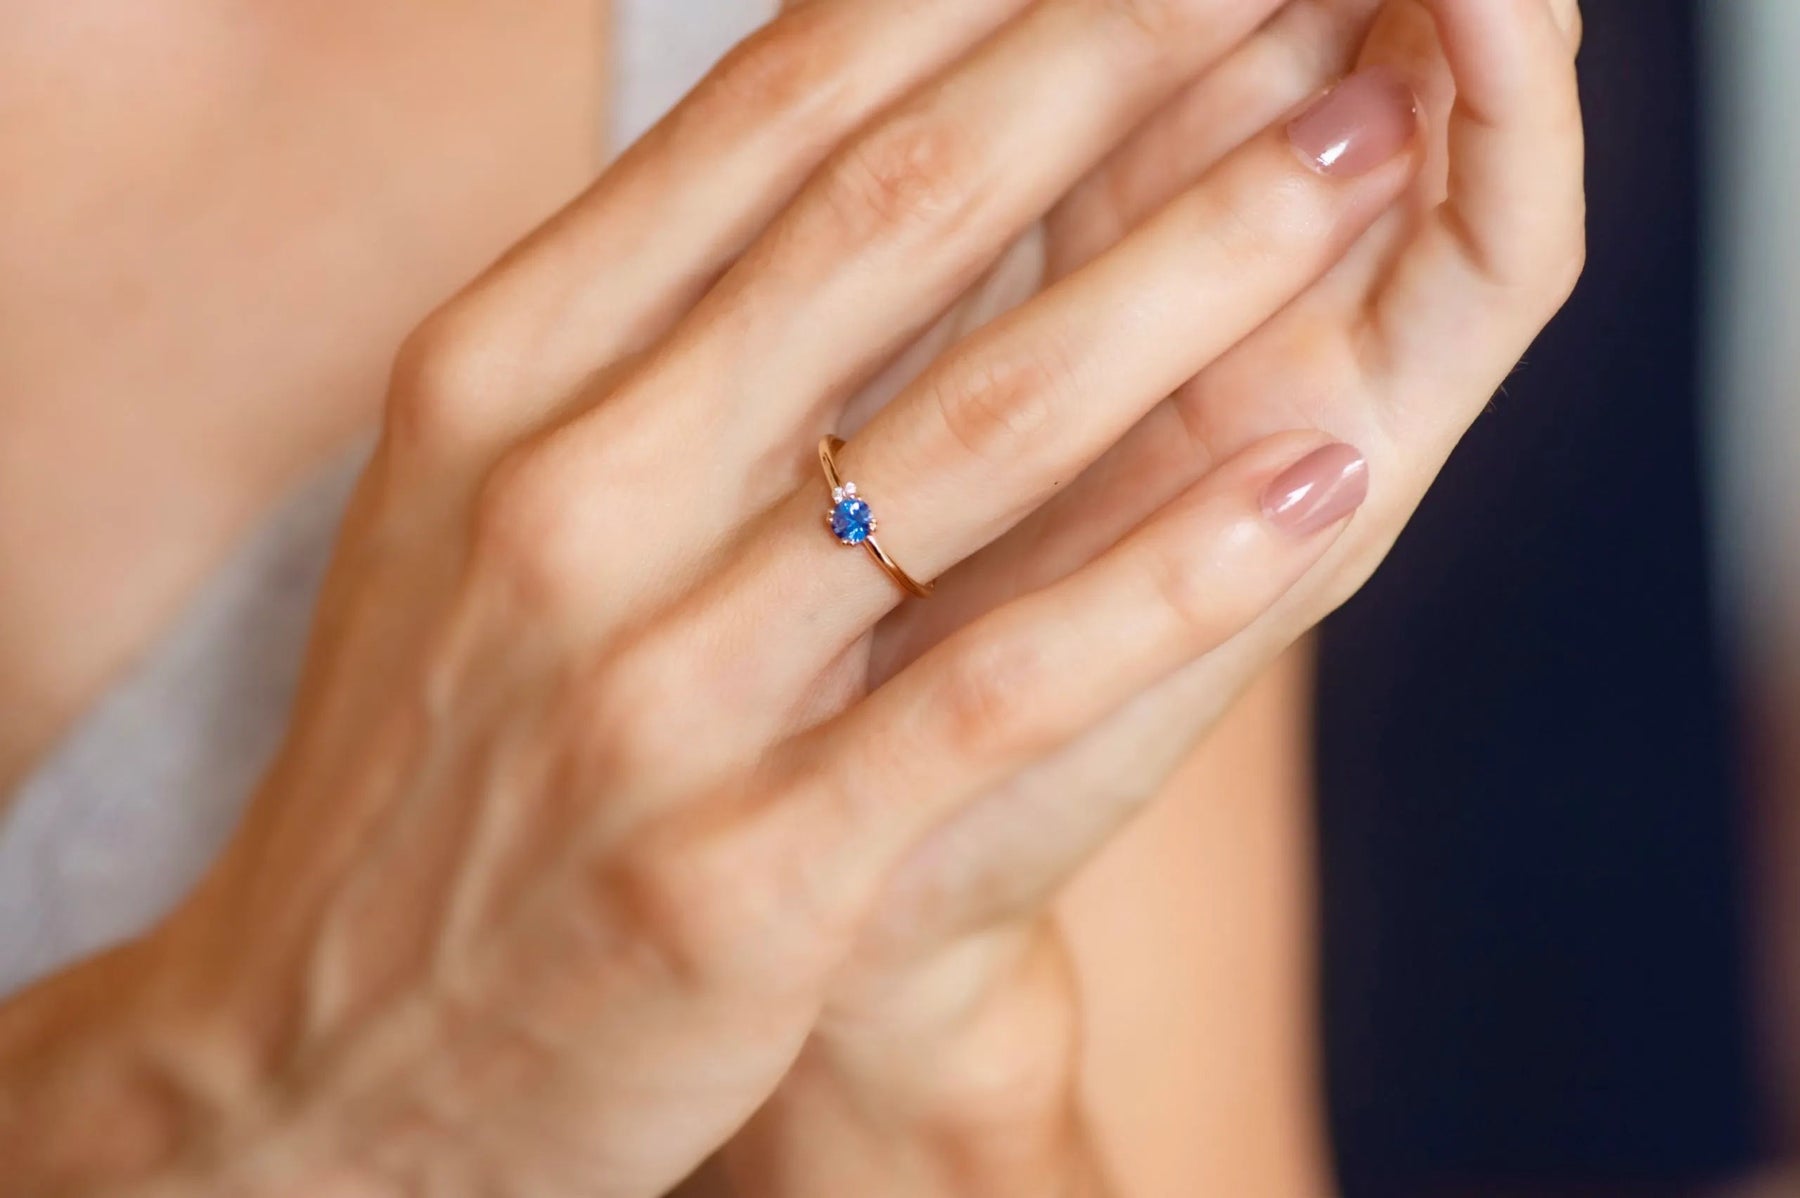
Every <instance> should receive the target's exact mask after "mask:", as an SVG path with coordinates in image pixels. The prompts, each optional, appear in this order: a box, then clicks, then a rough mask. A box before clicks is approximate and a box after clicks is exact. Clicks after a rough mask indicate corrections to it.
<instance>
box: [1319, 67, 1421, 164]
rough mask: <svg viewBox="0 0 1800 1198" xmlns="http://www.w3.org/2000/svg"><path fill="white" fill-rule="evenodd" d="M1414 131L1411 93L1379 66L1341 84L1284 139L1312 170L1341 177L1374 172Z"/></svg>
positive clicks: (1404, 145)
mask: <svg viewBox="0 0 1800 1198" xmlns="http://www.w3.org/2000/svg"><path fill="white" fill-rule="evenodd" d="M1418 132H1419V102H1418V100H1417V98H1416V97H1414V95H1413V93H1412V89H1411V88H1410V87H1408V86H1407V85H1406V83H1405V81H1404V80H1402V79H1401V78H1400V77H1399V76H1398V75H1396V74H1394V73H1393V72H1392V71H1388V70H1383V69H1382V68H1380V67H1375V68H1372V69H1370V70H1366V71H1359V72H1357V73H1356V74H1354V75H1351V76H1350V77H1349V78H1347V79H1345V80H1343V81H1342V82H1340V83H1339V84H1338V85H1337V86H1336V87H1334V88H1332V89H1331V90H1330V91H1328V92H1326V93H1325V94H1324V95H1323V96H1320V97H1319V98H1318V99H1317V100H1315V101H1313V103H1312V106H1311V107H1309V108H1307V110H1306V111H1305V112H1302V113H1301V114H1300V115H1299V116H1297V117H1295V118H1294V120H1293V122H1292V123H1290V124H1289V125H1288V138H1289V140H1291V141H1292V142H1293V143H1294V148H1295V149H1297V150H1299V151H1300V154H1301V156H1302V157H1304V158H1305V159H1306V160H1307V162H1309V163H1310V164H1311V165H1312V167H1313V169H1314V170H1316V171H1319V172H1320V173H1322V174H1327V175H1339V176H1343V177H1345V178H1350V177H1354V176H1356V175H1363V174H1367V173H1368V172H1369V171H1372V170H1374V169H1375V168H1376V167H1378V166H1380V165H1381V164H1382V163H1384V162H1386V161H1388V160H1389V159H1390V158H1393V157H1394V156H1395V155H1396V154H1399V153H1400V152H1401V151H1402V150H1404V149H1406V148H1407V147H1408V146H1410V145H1411V144H1412V141H1413V138H1415V137H1417V136H1418Z"/></svg>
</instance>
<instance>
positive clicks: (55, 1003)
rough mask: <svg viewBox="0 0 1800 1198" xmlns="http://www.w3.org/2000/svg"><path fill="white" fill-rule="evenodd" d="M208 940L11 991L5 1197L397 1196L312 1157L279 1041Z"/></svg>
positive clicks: (182, 942) (2, 1058) (6, 1017)
mask: <svg viewBox="0 0 1800 1198" xmlns="http://www.w3.org/2000/svg"><path fill="white" fill-rule="evenodd" d="M196 947H198V946H196V945H194V944H193V943H191V942H188V939H187V938H186V937H184V935H183V933H182V932H180V931H179V930H177V929H176V928H174V927H173V926H172V925H165V926H164V927H163V928H161V929H159V930H158V931H156V932H154V933H152V934H150V935H148V936H146V937H145V938H143V939H142V940H139V941H135V942H132V943H130V944H127V945H124V946H122V947H120V948H117V949H114V950H112V951H110V952H107V953H105V954H103V955H101V956H98V957H95V958H93V959H91V960H88V961H85V962H83V963H81V964H79V965H77V966H75V967H73V968H71V969H69V970H66V971H64V972H63V973H60V974H57V975H55V976H53V977H51V978H48V979H46V980H45V981H43V982H42V983H40V984H38V985H36V986H34V987H32V988H31V989H29V990H26V991H24V992H22V993H21V994H19V995H17V996H15V997H13V998H11V999H8V1000H6V1001H4V1002H0V1162H3V1165H0V1171H3V1172H4V1175H5V1177H6V1179H7V1183H8V1187H10V1188H8V1189H7V1193H8V1194H9V1195H14V1194H16V1195H18V1196H19V1198H38V1196H40V1195H43V1196H48V1195H57V1196H58V1198H63V1196H69V1198H75V1196H80V1198H88V1196H101V1195H105V1196H114V1195H129V1196H131V1198H190V1196H192V1198H199V1196H201V1195H212V1194H217V1193H220V1192H230V1193H234V1194H242V1195H246V1196H247V1198H297V1196H298V1195H301V1194H304V1195H306V1196H307V1198H389V1196H388V1195H387V1194H386V1193H384V1192H383V1191H381V1190H379V1189H377V1188H373V1187H371V1186H370V1185H369V1184H367V1183H366V1182H364V1181H362V1180H361V1179H359V1178H357V1177H354V1176H352V1175H351V1174H350V1172H348V1171H344V1170H339V1169H337V1168H323V1167H320V1165H321V1162H322V1161H323V1159H324V1154H312V1155H308V1156H307V1157H306V1159H305V1160H304V1161H303V1160H302V1159H301V1158H302V1155H303V1154H302V1153H301V1152H299V1151H297V1150H296V1147H295V1146H296V1145H297V1144H298V1143H299V1141H300V1137H298V1136H296V1135H294V1134H292V1123H291V1121H290V1120H288V1119H286V1118H285V1117H284V1114H283V1112H284V1111H286V1110H288V1109H289V1103H287V1102H286V1101H285V1100H284V1098H283V1097H282V1087H281V1086H280V1085H279V1084H278V1083H277V1081H276V1079H275V1077H274V1075H273V1073H272V1071H271V1070H270V1069H268V1068H267V1067H266V1062H267V1061H268V1060H269V1059H270V1058H269V1054H268V1052H267V1047H268V1044H267V1038H266V1037H265V1036H263V1035H262V1034H261V1033H260V1032H259V1031H258V1026H259V1024H258V1020H256V1019H252V1018H248V1017H247V1016H248V1012H246V1011H245V1010H244V1009H243V1008H242V1006H241V1005H240V1004H237V1003H234V1002H228V1001H227V1000H225V999H224V998H223V997H222V993H223V989H222V988H221V987H219V986H217V985H214V984H213V983H214V982H217V981H218V971H217V970H209V969H208V967H207V965H206V964H205V962H206V960H207V959H208V958H207V957H206V956H199V957H196V956H194V955H192V954H191V950H193V949H194V948H196ZM211 959H212V960H214V961H217V960H219V959H221V958H218V957H216V956H215V957H212V958H211ZM268 1022H269V1021H267V1020H264V1021H262V1023H263V1026H264V1027H265V1028H266V1025H267V1023H268ZM312 1138H313V1137H308V1139H312Z"/></svg>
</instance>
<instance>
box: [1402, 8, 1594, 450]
mask: <svg viewBox="0 0 1800 1198" xmlns="http://www.w3.org/2000/svg"><path fill="white" fill-rule="evenodd" d="M1432 12H1433V15H1434V16H1435V18H1436V21H1437V26H1438V33H1439V38H1440V41H1441V43H1442V45H1443V49H1444V54H1445V56H1446V58H1447V59H1448V60H1449V64H1450V69H1451V72H1452V74H1453V76H1454V78H1455V81H1456V106H1455V110H1454V111H1453V113H1452V114H1451V117H1450V124H1449V161H1450V169H1449V193H1448V198H1447V199H1445V201H1444V202H1443V204H1441V205H1440V206H1439V207H1438V208H1437V210H1436V211H1435V212H1434V213H1433V214H1431V216H1430V218H1429V220H1428V221H1427V223H1426V224H1425V226H1424V227H1423V229H1422V230H1421V231H1420V232H1419V234H1418V236H1416V237H1415V238H1414V239H1413V241H1412V243H1411V244H1410V245H1409V246H1408V247H1407V249H1406V250H1405V251H1404V253H1403V254H1402V255H1401V256H1400V258H1399V260H1398V262H1397V263H1396V264H1395V266H1394V269H1393V271H1392V272H1391V275H1390V277H1389V280H1388V282H1387V285H1386V286H1385V287H1384V288H1383V289H1382V291H1381V292H1380V293H1379V294H1378V295H1377V297H1376V300H1375V304H1374V308H1373V320H1372V328H1371V334H1372V337H1373V340H1374V343H1375V345H1376V346H1377V347H1378V358H1379V360H1380V361H1383V362H1386V363H1391V364H1393V369H1395V370H1401V369H1407V368H1410V369H1413V370H1416V369H1417V368H1418V366H1420V365H1422V364H1426V363H1430V364H1433V365H1435V366H1436V367H1438V368H1439V369H1438V371H1437V377H1436V382H1437V383H1438V384H1439V385H1449V386H1455V387H1457V393H1466V394H1471V395H1473V394H1480V395H1482V396H1486V395H1489V394H1491V393H1492V390H1493V388H1494V387H1495V386H1497V385H1498V384H1499V383H1500V381H1501V380H1502V379H1503V378H1504V377H1505V375H1506V373H1507V372H1508V371H1509V370H1510V369H1511V368H1512V366H1513V365H1514V363H1515V362H1516V361H1517V356H1518V353H1519V351H1520V349H1521V348H1522V347H1523V346H1524V345H1525V344H1526V343H1528V342H1529V340H1530V339H1531V338H1532V336H1534V335H1535V333H1536V332H1537V330H1538V328H1539V327H1540V326H1541V325H1542V323H1543V322H1544V321H1545V320H1546V319H1548V317H1549V316H1550V315H1551V313H1553V312H1554V311H1555V310H1556V309H1557V308H1558V307H1559V306H1561V304H1562V302H1563V300H1564V299H1566V298H1567V296H1568V293H1569V290H1570V289H1571V288H1572V287H1573V286H1574V282H1575V279H1576V277H1577V276H1578V274H1579V272H1580V268H1581V264H1582V261H1583V259H1584V253H1585V251H1584V245H1583V241H1584V236H1583V235H1584V228H1583V220H1582V215H1583V213H1584V211H1585V205H1584V201H1583V196H1582V180H1583V141H1582V136H1581V109H1580V99H1579V95H1578V93H1577V90H1576V83H1575V69H1574V62H1573V54H1572V52H1571V48H1570V42H1569V39H1568V36H1567V35H1566V34H1565V33H1564V31H1563V29H1562V28H1561V27H1559V26H1558V24H1557V22H1556V20H1555V18H1554V16H1553V14H1552V12H1551V9H1550V7H1549V6H1548V4H1546V2H1545V0H1432ZM1462 415H1463V416H1464V417H1465V418H1466V413H1463V414H1462ZM1446 427H1447V428H1451V429H1454V431H1456V432H1460V430H1461V423H1458V422H1454V421H1453V422H1451V424H1449V425H1447V426H1446Z"/></svg>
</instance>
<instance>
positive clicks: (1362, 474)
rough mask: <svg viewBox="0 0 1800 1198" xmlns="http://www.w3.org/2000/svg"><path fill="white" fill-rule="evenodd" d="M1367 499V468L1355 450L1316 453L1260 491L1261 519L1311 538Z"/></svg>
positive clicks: (1343, 447) (1330, 449) (1330, 447)
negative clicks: (1262, 516)
mask: <svg viewBox="0 0 1800 1198" xmlns="http://www.w3.org/2000/svg"><path fill="white" fill-rule="evenodd" d="M1368 497H1369V464H1368V463H1367V462H1366V461H1364V460H1363V455H1362V454H1360V453H1358V452H1357V450H1356V447H1355V446H1352V445H1344V444H1341V443H1340V444H1334V445H1327V446H1325V447H1324V448H1323V449H1315V450H1313V451H1312V452H1311V453H1309V454H1307V455H1306V456H1305V457H1303V458H1301V459H1300V460H1299V461H1298V462H1295V463H1294V464H1293V465H1292V466H1289V467H1288V468H1287V469H1286V470H1284V471H1282V473H1281V476H1280V477H1279V478H1277V479H1276V480H1275V481H1274V482H1272V483H1270V484H1269V486H1268V489H1267V490H1265V491H1264V492H1263V497H1262V510H1263V515H1265V516H1267V517H1268V518H1269V522H1270V523H1272V524H1274V525H1275V526H1276V527H1277V528H1280V529H1283V530H1285V531H1287V532H1291V533H1293V534H1294V535H1295V536H1301V537H1304V536H1310V535H1311V534H1313V533H1315V532H1319V531H1320V530H1322V529H1326V528H1330V527H1331V526H1332V525H1333V524H1336V523H1337V522H1338V521H1340V520H1343V519H1344V518H1345V517H1347V516H1349V515H1350V514H1351V513H1352V512H1354V511H1356V509H1357V508H1359V507H1361V506H1362V505H1363V501H1364V500H1365V499H1367V498H1368Z"/></svg>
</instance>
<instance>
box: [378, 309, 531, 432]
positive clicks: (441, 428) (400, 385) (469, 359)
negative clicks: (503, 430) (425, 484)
mask: <svg viewBox="0 0 1800 1198" xmlns="http://www.w3.org/2000/svg"><path fill="white" fill-rule="evenodd" d="M499 341H500V338H499V337H498V336H496V335H493V334H490V333H489V332H488V331H487V330H486V327H485V325H484V324H483V323H482V322H481V321H479V320H476V319H473V318H471V317H469V316H467V315H465V314H464V313H463V312H461V311H460V310H459V309H457V308H455V307H450V308H445V309H442V310H440V311H438V312H436V313H434V314H432V315H431V316H430V317H428V318H426V320H425V321H424V323H422V324H420V325H419V326H418V327H417V328H416V329H414V330H413V331H412V333H410V334H409V335H408V336H407V337H406V339H405V340H404V341H403V342H402V343H401V345H400V349H399V351H398V352H397V353H396V355H395V357H394V366H393V377H392V381H391V383H390V386H389V390H388V403H387V411H386V430H385V431H386V433H387V435H388V438H389V440H390V441H393V442H396V443H398V444H399V445H401V446H403V447H407V448H417V449H421V450H424V451H427V452H431V451H435V450H443V449H453V448H455V447H457V446H459V445H462V444H464V443H465V442H467V441H468V440H470V439H471V438H472V437H473V436H474V435H475V434H476V425H477V423H478V421H479V418H480V414H481V411H482V408H483V405H484V403H485V401H486V399H487V397H488V396H489V395H491V394H492V393H493V392H494V390H495V388H496V382H495V379H496V376H497V374H498V373H499V372H500V371H501V370H502V369H503V368H504V351H503V350H502V348H501V346H500V344H499Z"/></svg>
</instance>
